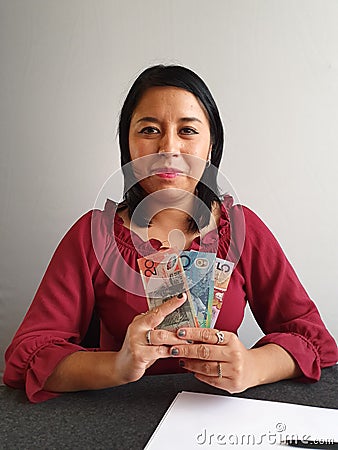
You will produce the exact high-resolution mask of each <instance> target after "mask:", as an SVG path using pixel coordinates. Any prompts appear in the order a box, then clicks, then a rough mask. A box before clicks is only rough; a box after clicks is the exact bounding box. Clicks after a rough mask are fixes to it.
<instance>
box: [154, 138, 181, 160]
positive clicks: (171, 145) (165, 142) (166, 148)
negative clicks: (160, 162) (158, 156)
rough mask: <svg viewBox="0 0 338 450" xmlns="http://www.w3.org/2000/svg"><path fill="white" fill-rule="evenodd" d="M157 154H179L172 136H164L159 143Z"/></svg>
mask: <svg viewBox="0 0 338 450" xmlns="http://www.w3.org/2000/svg"><path fill="white" fill-rule="evenodd" d="M158 153H171V154H173V155H175V154H180V148H179V143H178V140H177V138H176V137H175V136H174V135H173V134H169V133H167V134H165V135H163V137H162V139H161V140H160V142H159V148H158Z"/></svg>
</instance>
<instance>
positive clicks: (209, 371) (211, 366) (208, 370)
mask: <svg viewBox="0 0 338 450" xmlns="http://www.w3.org/2000/svg"><path fill="white" fill-rule="evenodd" d="M179 366H180V367H182V368H184V369H186V370H189V372H194V373H198V374H201V375H205V376H207V377H219V375H220V373H221V375H222V376H223V372H225V367H226V363H223V362H218V361H201V360H199V359H180V360H179Z"/></svg>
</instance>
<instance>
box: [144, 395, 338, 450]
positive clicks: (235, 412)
mask: <svg viewBox="0 0 338 450" xmlns="http://www.w3.org/2000/svg"><path fill="white" fill-rule="evenodd" d="M286 439H298V440H303V439H309V440H310V439H311V440H316V439H322V440H326V441H327V440H336V441H337V440H338V410H335V409H326V408H317V407H312V406H302V405H293V404H290V403H280V402H270V401H263V400H251V399H246V398H235V397H225V396H221V395H212V394H197V393H193V392H182V393H180V394H178V395H177V397H176V398H175V400H174V401H173V403H172V404H171V406H170V407H169V409H168V410H167V412H166V414H165V415H164V417H163V419H162V421H161V422H160V424H159V425H158V427H157V429H156V430H155V432H154V434H153V436H152V437H151V439H150V440H149V442H148V444H147V446H146V447H145V448H146V449H147V450H160V449H161V450H166V449H168V450H169V449H170V450H172V449H184V450H187V449H203V448H205V449H216V448H217V449H219V448H228V449H229V448H230V449H231V448H245V449H248V448H251V449H254V448H256V449H257V450H260V449H272V448H284V449H285V448H291V447H285V446H282V445H280V443H281V442H282V441H284V440H286ZM322 443H323V442H322Z"/></svg>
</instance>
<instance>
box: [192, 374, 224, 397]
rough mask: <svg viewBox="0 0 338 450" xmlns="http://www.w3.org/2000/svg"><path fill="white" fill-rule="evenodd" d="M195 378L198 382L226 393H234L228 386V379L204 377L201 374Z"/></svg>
mask: <svg viewBox="0 0 338 450" xmlns="http://www.w3.org/2000/svg"><path fill="white" fill-rule="evenodd" d="M195 378H197V380H200V381H202V382H203V383H207V384H209V385H210V386H214V387H217V388H219V389H223V390H224V391H228V392H230V393H231V392H233V391H232V390H231V389H230V386H228V383H227V379H226V378H224V377H223V378H219V377H218V376H216V377H210V376H207V375H202V374H200V373H196V374H195Z"/></svg>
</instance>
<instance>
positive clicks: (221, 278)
mask: <svg viewBox="0 0 338 450" xmlns="http://www.w3.org/2000/svg"><path fill="white" fill-rule="evenodd" d="M233 269H234V263H233V262H231V261H227V260H225V259H221V258H216V262H215V271H214V283H215V285H214V298H213V301H212V311H211V321H210V328H214V326H215V323H216V320H217V317H218V314H219V312H220V309H221V307H222V303H223V296H224V293H225V291H226V290H227V289H228V285H229V281H230V277H231V274H232V271H233Z"/></svg>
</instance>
